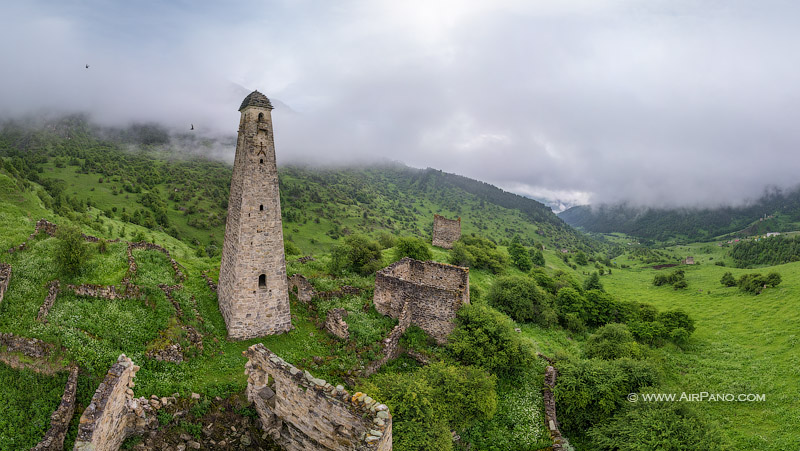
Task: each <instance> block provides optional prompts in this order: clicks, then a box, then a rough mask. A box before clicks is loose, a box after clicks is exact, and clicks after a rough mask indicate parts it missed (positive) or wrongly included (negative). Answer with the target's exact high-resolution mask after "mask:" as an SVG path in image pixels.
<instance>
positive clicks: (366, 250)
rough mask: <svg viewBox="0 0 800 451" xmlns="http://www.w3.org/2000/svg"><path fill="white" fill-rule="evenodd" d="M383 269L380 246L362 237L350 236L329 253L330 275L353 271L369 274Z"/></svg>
mask: <svg viewBox="0 0 800 451" xmlns="http://www.w3.org/2000/svg"><path fill="white" fill-rule="evenodd" d="M381 267H383V260H382V255H381V247H380V245H379V244H378V243H377V242H376V241H373V240H371V239H369V238H368V237H366V236H364V235H350V236H348V237H346V238H345V239H344V242H343V243H342V244H339V245H338V246H336V247H334V248H333V250H332V251H331V263H330V267H329V270H330V271H331V272H332V273H340V272H342V271H353V272H356V273H358V274H361V275H367V274H371V273H373V272H375V271H377V270H379V269H381Z"/></svg>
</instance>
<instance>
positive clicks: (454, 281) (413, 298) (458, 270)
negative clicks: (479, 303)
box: [373, 257, 469, 344]
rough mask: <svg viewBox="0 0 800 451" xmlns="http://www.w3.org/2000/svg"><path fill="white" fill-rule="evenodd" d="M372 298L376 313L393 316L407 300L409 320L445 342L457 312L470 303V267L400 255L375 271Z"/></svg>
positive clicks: (397, 315)
mask: <svg viewBox="0 0 800 451" xmlns="http://www.w3.org/2000/svg"><path fill="white" fill-rule="evenodd" d="M373 301H374V304H375V309H376V310H377V311H378V312H379V313H381V314H383V315H389V316H391V317H393V318H399V317H400V314H401V312H402V310H403V308H404V306H405V304H406V303H408V308H409V309H410V312H411V323H412V324H415V325H417V326H419V327H420V328H421V329H422V330H424V331H425V332H427V333H428V334H429V335H430V336H431V337H433V338H434V339H435V340H436V342H437V343H439V344H444V343H445V342H446V341H447V336H448V335H450V333H451V332H452V331H453V329H454V328H455V322H454V320H455V317H456V312H457V311H458V309H459V308H461V306H462V305H464V304H469V268H463V267H461V266H453V265H447V264H444V263H436V262H430V261H428V262H421V261H419V260H414V259H411V258H408V257H406V258H403V259H402V260H400V261H398V262H396V263H394V264H392V265H391V266H388V267H386V268H384V269H382V270H380V271H378V273H377V274H376V276H375V296H374V299H373Z"/></svg>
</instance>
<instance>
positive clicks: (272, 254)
mask: <svg viewBox="0 0 800 451" xmlns="http://www.w3.org/2000/svg"><path fill="white" fill-rule="evenodd" d="M239 111H240V112H241V113H242V116H241V119H240V120H239V138H238V140H237V141H236V158H235V160H234V163H233V178H232V180H231V195H230V200H229V202H228V220H227V223H226V224H225V242H224V244H223V246H222V266H221V267H220V270H219V287H218V293H219V308H220V310H221V311H222V316H223V317H224V318H225V324H226V325H227V327H228V337H229V338H230V339H232V340H246V339H248V338H254V337H260V336H264V335H272V334H279V333H282V332H286V331H288V330H290V329H291V327H292V325H291V318H290V314H289V292H288V288H287V283H286V261H285V257H284V254H283V229H282V226H281V203H280V194H279V193H278V168H277V165H276V163H275V141H274V140H273V137H272V104H271V103H270V101H269V99H268V98H267V97H266V96H265V95H264V94H261V93H260V92H258V91H253V92H252V93H250V95H248V96H247V97H245V99H244V101H243V102H242V106H241V107H239Z"/></svg>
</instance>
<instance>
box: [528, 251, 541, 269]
mask: <svg viewBox="0 0 800 451" xmlns="http://www.w3.org/2000/svg"><path fill="white" fill-rule="evenodd" d="M529 254H530V256H531V263H533V264H534V265H536V266H544V254H543V253H542V250H541V249H531V250H530V252H529Z"/></svg>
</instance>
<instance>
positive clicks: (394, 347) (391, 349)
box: [364, 301, 411, 377]
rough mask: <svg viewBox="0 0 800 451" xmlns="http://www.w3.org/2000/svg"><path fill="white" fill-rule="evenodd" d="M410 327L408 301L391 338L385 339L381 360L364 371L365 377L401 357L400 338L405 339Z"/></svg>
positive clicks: (390, 333) (374, 362)
mask: <svg viewBox="0 0 800 451" xmlns="http://www.w3.org/2000/svg"><path fill="white" fill-rule="evenodd" d="M410 325H411V308H410V307H409V302H408V301H406V302H405V303H404V304H403V308H402V309H400V318H399V320H398V322H397V325H396V326H394V327H393V328H392V331H391V332H389V336H388V337H386V338H384V339H383V349H382V350H381V354H382V356H381V358H379V359H377V360H375V361H373V362H372V363H370V364H369V365H368V366H367V367H366V368H365V369H364V377H369V376H371V375H373V374H375V373H377V372H378V370H379V369H381V367H382V366H383V365H385V364H386V363H387V362H388V361H389V360H392V359H396V358H397V357H399V356H400V352H401V351H402V349H400V338H402V337H403V334H404V333H406V330H408V327H409V326H410Z"/></svg>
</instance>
